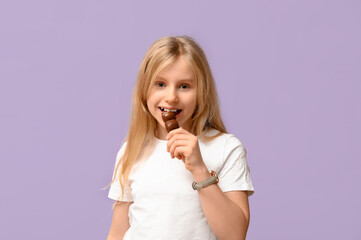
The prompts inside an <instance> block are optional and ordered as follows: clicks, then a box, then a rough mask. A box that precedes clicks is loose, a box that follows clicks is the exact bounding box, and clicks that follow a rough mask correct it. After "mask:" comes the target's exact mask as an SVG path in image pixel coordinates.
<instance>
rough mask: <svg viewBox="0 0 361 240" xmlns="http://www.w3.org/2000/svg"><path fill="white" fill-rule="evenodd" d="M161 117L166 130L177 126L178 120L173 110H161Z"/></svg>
mask: <svg viewBox="0 0 361 240" xmlns="http://www.w3.org/2000/svg"><path fill="white" fill-rule="evenodd" d="M162 118H163V121H164V123H165V128H166V129H167V131H168V132H170V131H172V130H174V129H177V128H179V125H178V122H177V120H176V116H175V113H174V112H165V111H164V112H163V113H162Z"/></svg>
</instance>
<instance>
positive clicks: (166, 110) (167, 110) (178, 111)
mask: <svg viewBox="0 0 361 240" xmlns="http://www.w3.org/2000/svg"><path fill="white" fill-rule="evenodd" d="M159 109H160V110H161V111H162V112H164V111H165V112H174V113H175V115H178V114H179V113H180V112H181V111H182V109H177V110H175V109H174V110H169V109H166V108H162V107H159Z"/></svg>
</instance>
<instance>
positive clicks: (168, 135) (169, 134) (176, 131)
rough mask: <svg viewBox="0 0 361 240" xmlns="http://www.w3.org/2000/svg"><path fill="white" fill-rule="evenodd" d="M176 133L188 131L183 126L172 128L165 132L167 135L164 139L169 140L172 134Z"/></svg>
mask: <svg viewBox="0 0 361 240" xmlns="http://www.w3.org/2000/svg"><path fill="white" fill-rule="evenodd" d="M178 133H189V132H188V131H187V130H185V129H184V128H182V127H179V128H177V129H173V130H172V131H170V132H169V133H168V134H167V137H166V139H167V140H169V139H171V138H172V137H173V136H174V135H176V134H178Z"/></svg>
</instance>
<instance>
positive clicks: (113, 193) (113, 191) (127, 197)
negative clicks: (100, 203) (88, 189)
mask: <svg viewBox="0 0 361 240" xmlns="http://www.w3.org/2000/svg"><path fill="white" fill-rule="evenodd" d="M126 144H127V142H125V143H123V145H122V147H121V148H120V150H119V151H118V153H117V157H116V159H115V166H114V171H113V177H112V179H113V178H114V175H115V169H116V166H117V164H118V162H119V160H120V158H121V156H122V155H123V153H124V150H125V146H126ZM118 177H119V176H118V175H117V176H116V178H115V181H114V182H113V183H112V185H111V186H110V189H109V193H108V198H110V199H113V200H118V198H119V197H121V194H122V188H121V186H120V182H119V178H118ZM119 201H123V202H133V197H132V195H131V193H130V192H125V193H124V197H123V199H119Z"/></svg>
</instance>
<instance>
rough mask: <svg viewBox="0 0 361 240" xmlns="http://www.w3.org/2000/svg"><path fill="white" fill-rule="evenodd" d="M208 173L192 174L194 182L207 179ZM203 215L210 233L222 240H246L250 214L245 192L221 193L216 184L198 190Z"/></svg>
mask: <svg viewBox="0 0 361 240" xmlns="http://www.w3.org/2000/svg"><path fill="white" fill-rule="evenodd" d="M209 176H210V175H209V171H208V169H207V168H206V167H205V166H204V168H203V170H202V171H200V172H197V173H193V178H194V181H196V182H199V181H203V180H205V179H207V178H209ZM198 196H199V198H200V201H201V204H202V208H203V211H204V215H205V216H206V219H207V222H208V224H209V226H210V227H211V229H212V231H213V232H214V233H215V234H216V236H217V237H218V238H219V239H221V240H223V239H227V240H244V239H246V235H247V230H248V225H249V220H250V213H249V204H248V194H247V192H246V191H231V192H226V193H224V192H222V190H221V189H220V188H219V186H218V185H217V184H212V185H210V186H207V187H205V188H202V189H200V190H198Z"/></svg>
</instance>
